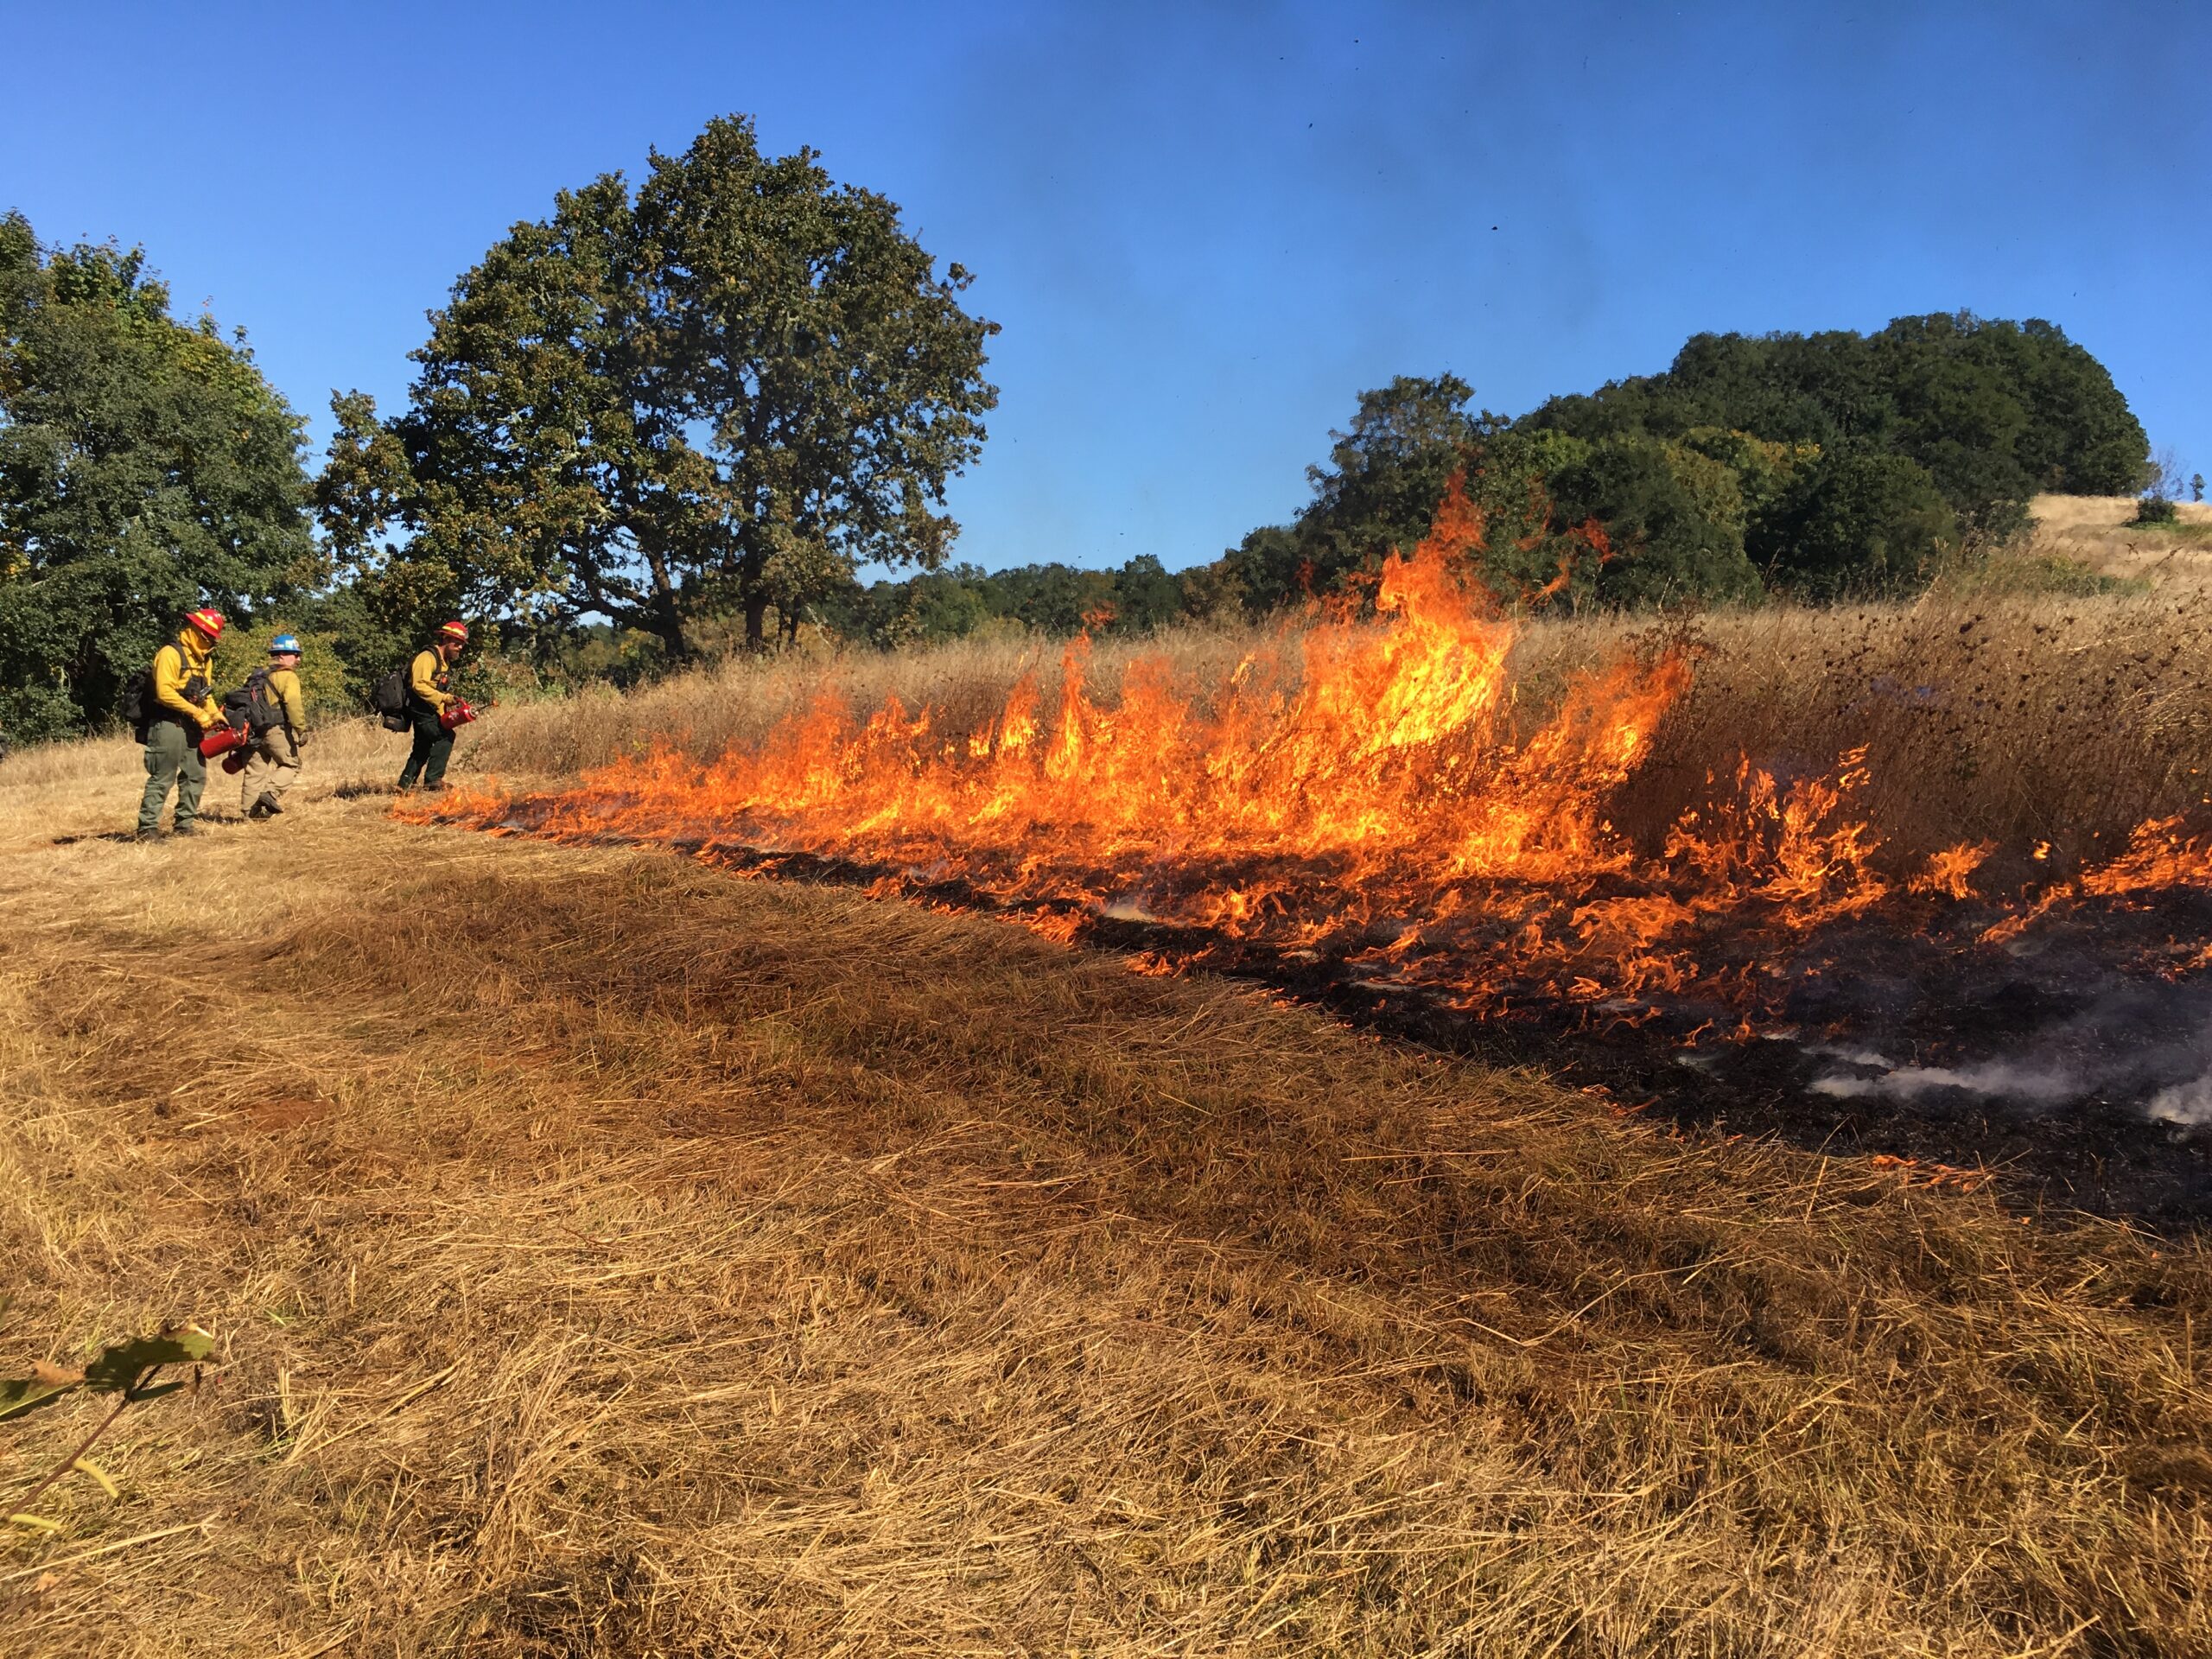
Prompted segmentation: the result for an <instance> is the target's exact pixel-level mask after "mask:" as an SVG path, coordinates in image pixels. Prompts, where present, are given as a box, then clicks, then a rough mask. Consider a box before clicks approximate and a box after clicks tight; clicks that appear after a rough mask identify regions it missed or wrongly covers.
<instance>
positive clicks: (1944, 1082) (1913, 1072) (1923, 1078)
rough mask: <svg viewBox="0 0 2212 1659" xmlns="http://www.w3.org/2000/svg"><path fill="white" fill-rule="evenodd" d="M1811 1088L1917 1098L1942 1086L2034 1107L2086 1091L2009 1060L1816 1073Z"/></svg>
mask: <svg viewBox="0 0 2212 1659" xmlns="http://www.w3.org/2000/svg"><path fill="white" fill-rule="evenodd" d="M1848 1058H1850V1059H1851V1060H1852V1061H1853V1064H1855V1065H1883V1064H1885V1062H1884V1061H1883V1060H1882V1059H1881V1058H1880V1057H1879V1056H1878V1055H1868V1054H1866V1053H1865V1052H1864V1051H1861V1052H1859V1053H1854V1054H1852V1055H1850V1056H1849V1057H1848ZM1811 1088H1812V1090H1813V1092H1814V1093H1815V1094H1816V1095H1831V1096H1839V1097H1840V1098H1844V1099H1853V1100H1855V1099H1860V1098H1864V1097H1866V1096H1885V1097H1886V1098H1888V1099H1891V1100H1918V1099H1919V1098H1920V1097H1921V1096H1923V1095H1932V1094H1934V1093H1935V1092H1936V1090H1942V1089H1957V1090H1963V1091H1965V1092H1966V1093H1967V1094H1970V1095H1980V1096H1982V1097H1984V1098H1985V1099H1990V1100H2012V1101H2018V1102H2021V1103H2024V1104H2026V1105H2031V1106H2056V1105H2057V1104H2059V1103H2061V1102H2062V1101H2068V1100H2071V1099H2073V1098H2074V1097H2075V1096H2077V1095H2080V1094H2082V1092H2084V1091H2083V1088H2082V1081H2081V1079H2080V1078H2078V1077H2073V1076H2070V1075H2069V1074H2068V1073H2066V1072H2064V1071H2052V1070H2050V1069H2049V1068H2047V1067H2043V1066H2026V1065H2012V1063H2010V1062H2008V1061H2005V1060H1988V1061H1985V1062H1984V1063H1983V1064H1981V1065H1968V1066H1961V1067H1955V1066H1947V1065H1900V1066H1893V1067H1891V1069H1890V1070H1888V1071H1885V1072H1883V1073H1882V1074H1881V1075H1880V1076H1879V1077H1850V1076H1848V1075H1846V1074H1844V1073H1841V1072H1838V1073H1835V1074H1834V1075H1832V1076H1829V1077H1815V1079H1814V1080H1813V1082H1812V1084H1811Z"/></svg>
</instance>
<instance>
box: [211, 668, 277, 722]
mask: <svg viewBox="0 0 2212 1659" xmlns="http://www.w3.org/2000/svg"><path fill="white" fill-rule="evenodd" d="M269 675H270V671H269V670H268V669H266V668H257V669H255V670H254V671H253V672H252V673H251V674H249V675H247V676H246V677H245V684H244V685H242V686H240V687H239V688H238V690H235V691H226V692H225V693H224V694H223V721H224V723H225V724H226V725H229V726H234V727H236V728H238V729H239V730H241V731H247V732H251V733H252V734H254V735H255V736H256V737H258V736H260V735H261V734H262V733H264V732H265V731H268V730H269V729H270V728H271V727H276V726H282V725H283V723H284V705H283V703H282V702H278V701H277V698H276V697H275V696H271V695H270V690H269Z"/></svg>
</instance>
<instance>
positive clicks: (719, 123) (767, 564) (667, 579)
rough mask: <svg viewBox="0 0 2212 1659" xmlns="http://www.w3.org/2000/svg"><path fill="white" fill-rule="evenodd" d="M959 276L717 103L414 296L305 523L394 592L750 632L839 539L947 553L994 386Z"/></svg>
mask: <svg viewBox="0 0 2212 1659" xmlns="http://www.w3.org/2000/svg"><path fill="white" fill-rule="evenodd" d="M968 284H969V275H968V273H967V272H966V271H964V270H962V268H961V267H960V266H959V265H957V264H953V265H951V266H950V267H949V268H948V269H947V270H946V271H945V272H944V275H943V276H942V277H940V276H939V275H938V273H937V268H936V265H935V264H934V262H933V261H932V260H931V257H930V255H929V254H928V253H927V252H925V251H924V250H923V248H922V247H921V245H919V244H918V242H916V241H915V239H914V238H912V236H910V235H908V234H907V233H906V232H905V231H904V230H903V229H902V228H901V226H900V225H899V209H898V207H896V205H895V204H893V202H891V201H889V200H886V199H885V198H884V197H882V196H880V195H878V194H875V193H874V192H872V191H868V190H863V189H860V188H855V187H854V186H850V185H843V184H839V183H836V182H835V181H832V180H831V179H830V177H829V175H828V174H827V173H826V172H825V171H824V170H823V168H821V167H820V166H819V165H818V164H817V159H816V156H815V154H814V153H813V152H812V151H809V150H804V149H802V150H800V151H798V153H797V154H795V155H791V156H783V157H780V158H771V157H769V156H764V155H763V154H762V153H761V151H760V147H759V144H758V143H757V142H756V139H755V136H754V132H753V124H752V122H751V121H750V120H749V119H747V118H740V117H731V118H722V119H718V120H715V121H714V122H711V123H709V125H708V127H707V129H706V130H705V131H704V132H702V133H701V134H700V136H699V137H698V139H697V140H696V142H695V143H693V144H692V145H691V147H690V149H688V150H686V151H685V152H684V153H683V155H681V156H663V155H661V154H659V153H658V152H656V153H655V154H654V155H653V156H652V162H651V167H650V170H649V173H648V175H647V177H646V178H645V181H644V183H643V184H642V185H641V186H640V187H639V188H638V189H637V190H636V192H635V193H634V194H633V193H632V190H631V188H630V187H629V186H628V184H627V183H626V181H624V180H623V178H622V177H621V175H619V174H609V175H605V176H603V177H601V178H600V179H598V180H596V181H594V182H593V183H591V184H589V185H588V186H586V187H585V188H582V189H581V190H576V191H569V192H563V193H562V194H560V195H559V196H558V197H557V198H556V202H555V206H554V211H553V213H552V216H551V217H550V218H549V219H545V220H543V221H541V222H537V223H529V224H522V225H518V226H515V227H514V229H513V230H512V231H511V232H509V233H508V234H507V236H506V237H505V238H503V239H502V240H501V241H500V242H499V244H498V245H495V246H494V247H493V249H492V250H491V251H489V252H488V253H487V254H486V255H485V257H484V259H483V261H482V262H481V263H480V264H478V265H477V266H476V267H475V268H474V269H473V270H470V271H468V272H467V274H465V275H464V276H463V277H461V280H460V281H459V282H458V283H456V284H455V285H454V291H453V296H452V300H451V302H450V303H449V304H448V306H447V307H446V308H444V309H443V310H441V311H438V312H435V313H433V314H432V323H433V327H432V331H431V335H430V338H429V341H428V343H426V344H425V345H424V346H423V347H422V348H421V349H420V350H419V351H417V352H416V353H414V356H415V360H416V362H417V363H418V364H420V365H421V372H420V374H419V375H418V377H417V378H416V382H415V385H414V386H413V388H412V391H411V393H410V401H409V405H408V407H407V409H406V410H404V412H403V413H401V414H400V415H398V416H397V417H395V418H393V419H391V420H390V421H379V420H378V418H377V416H376V411H375V410H374V407H373V405H372V404H371V402H370V400H369V399H368V398H366V397H363V396H361V395H360V394H359V393H354V394H352V395H350V396H347V397H339V398H336V399H334V403H333V408H334V411H335V413H336V415H337V417H338V431H337V435H336V436H335V438H334V441H333V443H332V447H331V453H330V460H329V464H328V466H327V469H326V471H325V474H324V476H323V479H322V482H321V490H320V497H321V512H322V518H323V523H324V525H325V528H326V530H327V531H328V533H329V535H330V536H331V537H332V540H333V543H334V546H335V547H336V548H337V550H339V552H340V554H341V556H344V557H346V559H347V560H348V561H349V562H350V563H352V564H353V567H354V568H355V569H358V570H359V572H360V573H361V574H362V575H363V576H364V578H365V581H366V582H368V583H369V585H370V587H371V588H372V591H373V592H374V593H375V594H378V597H379V599H380V601H381V602H382V603H383V604H384V606H385V607H386V609H387V610H388V612H390V613H391V614H393V615H395V616H402V615H404V616H408V617H410V618H416V619H420V618H424V617H427V616H428V615H429V614H430V613H433V612H436V611H440V610H447V609H458V610H465V611H467V612H470V613H474V614H480V615H493V616H500V617H505V618H510V619H514V620H520V621H525V622H554V623H563V622H569V621H573V620H575V619H577V618H581V617H586V616H589V615H593V614H598V615H602V616H606V617H609V618H612V619H613V620H616V621H619V622H621V623H623V624H626V625H627V626H632V627H638V628H642V629H645V630H647V631H649V632H652V633H653V634H655V635H657V636H658V638H659V639H661V640H662V641H663V642H664V645H666V647H667V648H668V651H669V652H670V653H671V656H675V657H679V658H680V657H682V656H683V655H685V654H686V653H687V649H688V642H687V638H686V624H687V621H688V620H690V618H693V617H696V616H697V615H699V614H701V613H703V612H713V611H723V610H727V609H731V608H736V609H740V610H741V611H742V612H743V613H744V616H745V619H746V632H747V638H748V639H749V640H751V641H752V642H753V643H756V644H757V643H759V642H760V640H761V639H762V637H763V634H764V631H765V624H766V616H767V612H768V609H769V607H771V606H772V605H773V606H775V607H777V609H778V611H779V615H780V617H781V618H782V619H783V620H784V623H785V626H786V627H791V626H795V625H796V620H797V617H798V613H799V610H800V607H801V606H802V605H804V603H805V602H806V601H808V600H809V599H810V597H812V596H814V595H816V594H820V593H822V592H823V591H825V590H826V589H828V588H830V587H832V586H834V585H837V584H841V583H842V582H846V581H849V578H850V575H851V573H852V571H853V570H854V569H855V567H856V566H857V565H859V564H861V563H864V562H870V561H874V562H880V563H888V564H900V563H910V564H915V565H918V566H920V567H922V568H924V569H935V568H936V567H938V565H940V564H942V563H944V557H945V555H946V551H947V549H948V547H949V546H950V543H951V540H952V537H953V536H954V534H955V533H956V531H957V526H956V525H955V524H953V522H952V520H951V519H950V518H949V517H947V516H946V515H945V514H944V512H943V511H942V509H943V506H944V489H945V484H946V480H948V479H950V477H952V476H953V475H955V474H957V473H958V472H959V471H960V470H961V469H962V468H963V467H964V466H965V465H966V464H967V463H968V462H969V461H971V460H972V459H973V458H974V457H975V456H976V454H977V452H978V451H979V449H980V448H981V447H982V442H983V436H984V431H983V425H982V415H983V413H984V411H986V410H988V409H990V408H991V407H992V406H993V405H994V404H995V402H996V400H997V392H996V390H995V388H994V387H993V386H992V385H990V384H989V383H988V381H986V380H985V379H984V378H983V367H984V363H985V360H986V359H985V355H984V343H985V341H986V340H988V338H989V336H990V335H991V334H995V333H996V332H997V325H996V324H995V323H991V322H988V321H983V320H982V319H981V318H978V317H975V316H971V315H969V314H968V313H967V312H966V311H965V310H963V308H962V307H961V304H960V298H959V296H960V295H961V293H962V291H963V289H966V287H967V286H968ZM395 531H396V532H397V534H395V533H394V532H395Z"/></svg>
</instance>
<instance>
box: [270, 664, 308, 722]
mask: <svg viewBox="0 0 2212 1659" xmlns="http://www.w3.org/2000/svg"><path fill="white" fill-rule="evenodd" d="M264 683H265V684H267V686H268V687H269V696H270V699H271V700H272V701H273V702H275V703H276V704H277V707H278V708H279V709H283V711H284V724H285V725H287V726H289V728H291V729H292V731H293V733H294V734H298V733H301V732H304V731H305V730H307V728H308V700H307V694H306V693H304V692H303V691H302V690H300V677H299V676H298V675H297V674H296V673H295V672H294V671H292V670H290V669H289V668H272V669H270V671H269V678H268V679H267V681H265V682H264Z"/></svg>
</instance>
